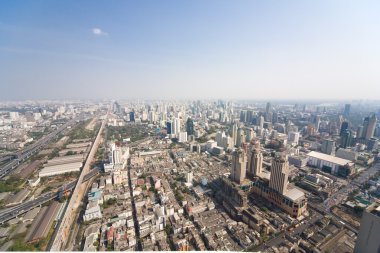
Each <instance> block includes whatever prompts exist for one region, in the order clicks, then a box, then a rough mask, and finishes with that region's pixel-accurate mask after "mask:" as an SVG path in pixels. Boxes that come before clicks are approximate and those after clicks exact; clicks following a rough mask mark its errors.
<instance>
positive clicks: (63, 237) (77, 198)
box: [50, 112, 109, 251]
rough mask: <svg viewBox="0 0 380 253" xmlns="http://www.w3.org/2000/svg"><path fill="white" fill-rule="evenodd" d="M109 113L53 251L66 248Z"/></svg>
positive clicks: (79, 179) (59, 231) (66, 213)
mask: <svg viewBox="0 0 380 253" xmlns="http://www.w3.org/2000/svg"><path fill="white" fill-rule="evenodd" d="M108 116H109V112H108V113H107V117H105V119H104V120H103V122H102V125H101V127H100V129H99V131H98V134H97V136H96V139H95V141H94V142H93V145H92V146H91V151H90V153H89V155H88V156H87V159H86V163H85V165H84V166H83V169H82V172H81V174H80V176H79V178H78V181H77V182H76V185H75V188H74V191H73V194H72V195H71V198H70V201H69V204H68V207H67V209H66V212H65V214H64V216H63V218H62V222H61V223H60V225H59V228H58V232H57V235H56V237H55V238H53V240H54V242H53V244H52V247H51V249H50V250H51V251H60V250H61V249H62V247H64V246H65V244H66V242H67V238H68V235H69V232H70V228H71V226H72V224H73V222H74V219H75V217H76V215H75V213H76V212H77V211H78V207H79V206H80V202H81V200H82V198H83V196H84V194H85V189H86V186H85V184H82V183H83V178H84V175H85V174H86V173H87V172H88V171H89V170H90V168H91V165H92V163H93V161H94V158H95V155H96V152H97V149H98V147H99V143H100V140H101V134H102V132H103V129H104V128H105V125H106V122H107V120H108Z"/></svg>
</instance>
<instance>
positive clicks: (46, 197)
mask: <svg viewBox="0 0 380 253" xmlns="http://www.w3.org/2000/svg"><path fill="white" fill-rule="evenodd" d="M99 172H100V168H99V167H96V168H94V169H92V170H91V171H90V172H89V173H88V174H86V175H85V176H84V177H83V182H86V181H88V180H89V179H91V178H92V177H94V176H96V175H97V174H98V173H99ZM76 182H77V181H72V182H70V183H68V184H66V185H64V186H62V187H60V188H58V190H56V191H50V192H48V193H45V194H42V195H41V196H39V197H37V198H35V199H33V200H30V201H27V202H25V203H22V204H20V205H18V206H16V207H12V208H9V209H8V210H6V211H4V212H2V213H1V214H0V224H3V223H4V222H6V221H8V220H11V219H13V218H16V217H18V216H19V215H21V214H23V213H26V212H28V211H30V210H31V209H33V208H35V207H37V206H40V205H42V204H44V203H46V202H48V201H50V200H52V199H55V198H57V197H58V196H59V193H60V192H61V191H63V190H72V189H73V188H74V187H75V184H76Z"/></svg>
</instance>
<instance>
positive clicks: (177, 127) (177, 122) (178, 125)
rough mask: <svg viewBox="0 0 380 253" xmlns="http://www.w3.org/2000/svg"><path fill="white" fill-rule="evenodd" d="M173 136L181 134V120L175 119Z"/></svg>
mask: <svg viewBox="0 0 380 253" xmlns="http://www.w3.org/2000/svg"><path fill="white" fill-rule="evenodd" d="M172 132H173V134H176V135H178V134H179V133H180V132H181V120H180V119H179V118H174V119H173V129H172Z"/></svg>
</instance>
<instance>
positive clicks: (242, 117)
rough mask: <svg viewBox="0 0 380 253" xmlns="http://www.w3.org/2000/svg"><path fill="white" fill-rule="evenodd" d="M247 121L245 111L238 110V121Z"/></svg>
mask: <svg viewBox="0 0 380 253" xmlns="http://www.w3.org/2000/svg"><path fill="white" fill-rule="evenodd" d="M246 121H247V111H246V110H242V111H240V122H246Z"/></svg>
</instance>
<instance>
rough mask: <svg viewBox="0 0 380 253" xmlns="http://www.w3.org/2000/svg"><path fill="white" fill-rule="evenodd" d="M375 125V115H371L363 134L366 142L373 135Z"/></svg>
mask: <svg viewBox="0 0 380 253" xmlns="http://www.w3.org/2000/svg"><path fill="white" fill-rule="evenodd" d="M376 123H377V118H376V115H375V114H372V116H371V117H370V118H369V120H368V126H367V131H366V133H365V139H366V140H370V139H371V138H372V137H373V135H374V134H375V129H376Z"/></svg>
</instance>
